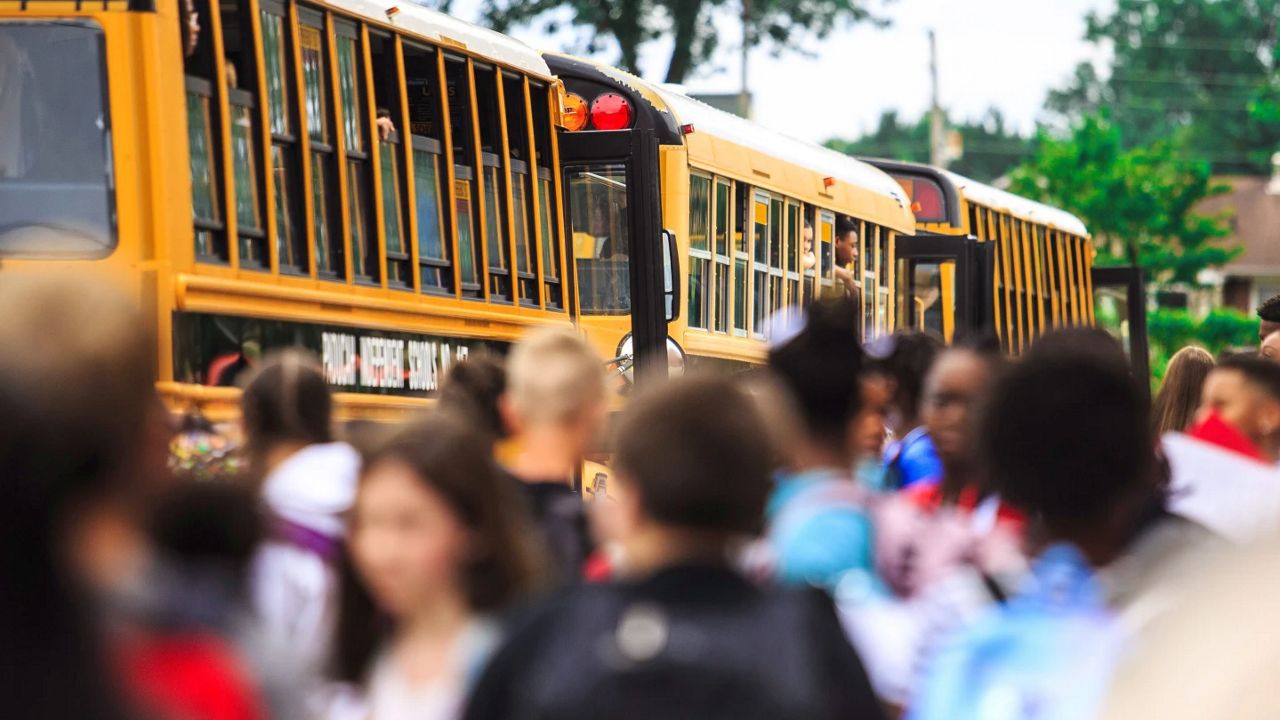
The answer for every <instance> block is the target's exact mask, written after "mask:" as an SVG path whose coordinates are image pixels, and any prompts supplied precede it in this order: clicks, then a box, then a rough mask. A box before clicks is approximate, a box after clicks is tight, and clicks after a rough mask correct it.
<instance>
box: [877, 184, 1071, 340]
mask: <svg viewBox="0 0 1280 720" xmlns="http://www.w3.org/2000/svg"><path fill="white" fill-rule="evenodd" d="M869 162H871V163H872V164H874V165H876V166H877V167H879V168H881V169H882V170H884V171H886V172H888V173H889V174H891V175H893V176H894V178H895V179H897V180H898V182H899V183H901V184H902V187H903V188H904V189H905V190H906V191H907V193H908V195H909V196H910V197H911V202H912V210H913V211H914V213H915V216H916V227H917V233H916V237H914V238H912V239H911V240H910V241H906V242H902V243H900V244H899V249H898V263H899V270H900V272H899V275H898V281H899V282H898V287H897V297H898V302H899V305H900V309H901V311H900V313H899V314H898V318H899V325H900V326H901V327H916V328H923V329H928V330H930V331H933V332H935V333H937V334H938V335H940V336H942V337H944V338H945V339H946V340H947V341H950V340H951V339H952V337H953V336H954V333H955V332H956V330H957V328H963V329H968V330H973V329H979V328H987V329H990V330H993V331H994V332H995V334H996V335H997V336H998V337H999V338H1000V340H1001V344H1002V345H1003V346H1004V348H1005V349H1006V350H1007V351H1009V352H1012V353H1018V352H1021V351H1022V350H1024V349H1026V348H1027V347H1028V346H1029V345H1030V343H1031V341H1032V340H1033V339H1034V338H1036V337H1037V336H1039V335H1040V334H1041V333H1043V332H1045V331H1046V330H1049V329H1051V328H1056V327H1063V326H1066V325H1079V324H1092V323H1093V321H1094V314H1093V313H1094V311H1093V285H1092V274H1091V270H1092V268H1093V256H1094V250H1093V246H1092V245H1091V244H1090V241H1089V232H1088V230H1087V229H1086V228H1085V226H1084V223H1082V222H1081V221H1080V219H1079V218H1077V217H1075V216H1074V215H1071V214H1070V213H1066V212H1063V211H1062V210H1058V209H1057V208H1053V207H1050V206H1048V205H1044V204H1042V203H1038V202H1033V201H1031V200H1027V199H1026V198H1022V197H1019V196H1017V195H1014V194H1012V193H1008V192H1005V191H1003V190H999V189H997V188H994V187H992V186H990V185H984V184H982V183H979V182H976V181H973V180H970V179H968V178H966V177H962V176H960V175H957V174H955V173H952V172H948V171H946V170H940V169H937V168H933V167H930V166H928V165H919V164H915V163H906V162H896V161H888V160H869Z"/></svg>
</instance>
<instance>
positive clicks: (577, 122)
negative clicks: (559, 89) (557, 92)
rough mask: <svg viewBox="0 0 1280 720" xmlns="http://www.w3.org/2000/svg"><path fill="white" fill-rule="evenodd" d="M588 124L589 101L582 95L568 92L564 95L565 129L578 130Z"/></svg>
mask: <svg viewBox="0 0 1280 720" xmlns="http://www.w3.org/2000/svg"><path fill="white" fill-rule="evenodd" d="M586 126H587V101H586V100H583V99H582V96H581V95H578V94H575V93H568V94H567V95H565V96H564V129H565V130H568V131H570V132H577V131H578V130H581V129H583V128H585V127H586Z"/></svg>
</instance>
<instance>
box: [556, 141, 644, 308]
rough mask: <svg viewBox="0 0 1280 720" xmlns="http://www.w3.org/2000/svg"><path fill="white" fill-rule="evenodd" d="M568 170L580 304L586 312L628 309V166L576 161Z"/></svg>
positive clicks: (574, 255)
mask: <svg viewBox="0 0 1280 720" xmlns="http://www.w3.org/2000/svg"><path fill="white" fill-rule="evenodd" d="M566 173H567V175H568V184H569V208H570V212H571V216H570V217H571V219H572V226H573V257H574V261H575V263H576V265H577V270H578V305H579V307H580V308H581V311H582V314H584V315H623V314H626V313H628V312H630V311H631V270H630V266H631V263H630V258H629V256H628V248H629V238H628V235H627V233H628V217H627V168H626V166H625V165H613V164H605V165H590V166H572V167H569V168H566Z"/></svg>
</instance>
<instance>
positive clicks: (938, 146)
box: [929, 29, 947, 168]
mask: <svg viewBox="0 0 1280 720" xmlns="http://www.w3.org/2000/svg"><path fill="white" fill-rule="evenodd" d="M929 85H930V92H931V99H930V102H929V164H930V165H933V166H934V167H942V168H944V167H946V166H947V152H946V142H947V138H946V132H947V131H946V128H945V127H944V126H943V118H942V106H941V105H939V104H938V42H937V37H936V36H935V35H934V33H933V30H932V29H930V30H929Z"/></svg>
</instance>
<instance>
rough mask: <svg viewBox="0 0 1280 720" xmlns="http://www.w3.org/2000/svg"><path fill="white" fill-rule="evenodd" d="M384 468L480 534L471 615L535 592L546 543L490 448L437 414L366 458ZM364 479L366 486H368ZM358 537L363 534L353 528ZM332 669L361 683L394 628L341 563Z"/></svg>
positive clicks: (468, 588)
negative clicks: (412, 481) (399, 473)
mask: <svg viewBox="0 0 1280 720" xmlns="http://www.w3.org/2000/svg"><path fill="white" fill-rule="evenodd" d="M384 462H399V463H404V464H405V465H407V466H408V467H410V468H412V469H413V471H414V475H415V476H417V478H418V480H419V481H420V482H422V484H423V485H425V486H427V487H428V488H430V489H431V491H432V492H434V493H436V494H438V495H439V496H440V497H441V498H443V499H444V501H445V503H446V504H448V506H449V508H450V510H451V511H452V512H453V513H454V514H455V515H456V516H457V518H458V520H459V521H460V522H461V523H462V524H463V525H464V526H466V527H467V528H468V529H469V530H471V531H472V532H473V533H474V534H475V544H474V553H473V554H472V555H471V556H470V558H469V562H470V564H469V566H468V567H467V568H466V570H465V577H464V579H463V588H464V591H465V592H466V595H467V602H468V604H469V605H470V607H471V609H472V610H475V611H480V612H491V611H496V610H501V609H505V608H507V607H509V606H511V605H512V604H514V603H515V602H516V601H517V600H519V599H521V598H522V597H524V596H526V595H528V594H529V593H532V592H533V591H535V590H536V589H537V588H538V587H539V586H540V585H541V582H542V578H543V567H544V566H543V558H542V555H541V550H542V548H541V545H540V543H538V542H537V541H534V540H531V538H533V537H535V535H534V533H533V530H532V525H531V521H530V520H529V518H528V516H527V514H526V510H525V507H524V504H523V502H522V499H521V497H520V495H519V494H518V488H517V487H516V484H515V483H513V482H511V481H510V480H509V479H508V478H506V477H504V476H503V475H502V474H501V473H500V471H499V469H498V466H497V464H496V463H495V462H494V460H493V457H492V454H491V452H490V446H489V443H488V442H487V441H486V440H485V438H484V437H482V436H481V435H480V434H479V433H477V432H476V431H474V430H472V429H471V428H469V427H467V426H466V425H465V424H464V423H463V422H461V421H460V420H458V419H457V418H454V417H451V416H449V415H448V414H444V413H433V414H431V415H429V416H427V417H426V418H424V419H421V420H418V421H415V422H413V423H411V424H409V425H406V426H405V427H403V428H402V429H400V430H398V431H397V432H395V433H394V434H392V435H391V436H390V437H389V438H387V439H386V441H385V442H384V443H383V444H382V445H380V446H379V447H377V448H375V449H374V450H373V451H372V452H370V453H369V454H368V455H367V456H366V457H365V458H364V465H363V467H364V470H363V476H364V477H367V476H368V474H369V472H371V471H372V470H374V469H375V468H377V467H378V466H379V465H380V464H382V463H384ZM362 481H363V480H362ZM353 531H354V532H359V530H358V528H353ZM339 574H340V578H341V589H340V590H339V618H338V630H337V638H336V643H335V650H334V655H335V657H334V661H335V662H334V664H335V671H336V673H337V676H338V677H339V678H340V679H345V680H351V681H358V680H360V679H362V678H363V677H364V674H365V673H366V672H367V671H368V670H369V665H370V662H371V661H372V659H373V656H374V653H376V652H377V650H378V647H379V645H380V644H381V643H382V641H383V640H384V639H385V637H386V635H387V633H388V631H390V630H391V628H392V622H391V620H390V619H389V618H386V617H385V616H383V615H382V614H380V613H379V612H378V611H377V610H376V607H375V605H374V603H373V600H372V598H371V597H370V595H369V593H368V590H367V589H366V588H365V587H364V585H363V583H362V582H360V580H359V578H357V577H356V575H355V573H354V571H353V568H352V567H351V564H350V558H349V556H347V554H345V553H344V558H343V561H342V563H340V571H339Z"/></svg>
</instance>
